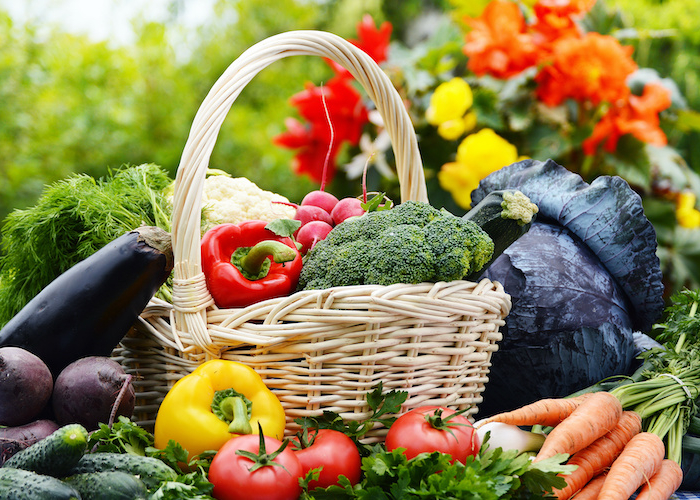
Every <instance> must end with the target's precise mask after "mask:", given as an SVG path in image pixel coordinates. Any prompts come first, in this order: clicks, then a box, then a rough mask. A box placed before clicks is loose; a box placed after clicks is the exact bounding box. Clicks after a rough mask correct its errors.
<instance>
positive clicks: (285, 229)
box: [265, 219, 301, 238]
mask: <svg viewBox="0 0 700 500" xmlns="http://www.w3.org/2000/svg"><path fill="white" fill-rule="evenodd" d="M300 227H301V221H298V220H294V219H275V220H272V221H270V222H268V223H267V225H266V226H265V229H267V230H269V231H272V232H273V233H275V234H276V235H277V236H283V237H286V238H289V237H291V236H292V235H293V234H294V232H295V231H296V230H297V229H299V228H300Z"/></svg>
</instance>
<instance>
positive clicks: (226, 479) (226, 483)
mask: <svg viewBox="0 0 700 500" xmlns="http://www.w3.org/2000/svg"><path fill="white" fill-rule="evenodd" d="M264 440H265V441H264V444H262V445H261V443H260V441H261V440H260V436H259V435H257V434H244V435H241V436H238V437H234V438H232V439H230V440H229V441H227V442H226V443H225V444H224V445H223V446H222V447H221V448H220V449H219V451H218V452H217V453H216V455H215V456H214V459H213V460H212V462H211V466H210V467H209V481H210V482H211V483H212V484H213V485H214V491H213V494H212V496H213V497H214V498H216V499H217V500H296V499H297V498H298V497H299V495H300V494H301V486H299V478H300V477H302V470H301V463H300V462H299V459H298V458H297V457H296V455H295V454H294V452H293V451H292V450H291V449H290V448H289V447H287V448H285V449H284V450H282V452H280V453H279V454H277V451H278V450H279V448H280V446H282V442H281V441H279V440H277V439H274V438H271V437H268V436H265V437H264ZM269 450H271V451H269ZM239 451H243V452H244V453H245V452H249V453H253V454H254V455H257V456H258V458H257V460H255V459H253V458H251V457H250V456H243V455H240V454H238V453H237V452H239ZM280 466H283V467H280ZM255 467H258V468H255Z"/></svg>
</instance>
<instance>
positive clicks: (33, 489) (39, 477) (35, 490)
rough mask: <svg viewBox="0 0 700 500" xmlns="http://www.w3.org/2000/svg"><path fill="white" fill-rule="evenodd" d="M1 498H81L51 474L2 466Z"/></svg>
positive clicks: (28, 499) (76, 499)
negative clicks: (46, 474)
mask: <svg viewBox="0 0 700 500" xmlns="http://www.w3.org/2000/svg"><path fill="white" fill-rule="evenodd" d="M0 498H2V499H3V500H82V499H81V496H80V493H78V491H77V490H76V489H75V488H73V487H72V486H70V485H68V484H66V483H64V482H63V481H61V480H60V479H57V478H55V477H52V476H45V475H43V474H37V473H36V472H31V471H28V470H23V469H15V468H13V467H7V466H4V467H2V468H0Z"/></svg>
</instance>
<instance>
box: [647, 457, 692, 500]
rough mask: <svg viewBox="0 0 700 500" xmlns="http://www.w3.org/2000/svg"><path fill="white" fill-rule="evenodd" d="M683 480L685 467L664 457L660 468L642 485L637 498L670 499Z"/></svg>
mask: <svg viewBox="0 0 700 500" xmlns="http://www.w3.org/2000/svg"><path fill="white" fill-rule="evenodd" d="M682 482H683V469H681V466H680V465H678V464H677V463H676V462H674V461H673V460H669V459H664V460H663V461H662V462H661V465H660V466H659V469H658V470H657V471H656V472H655V473H654V475H653V476H651V477H650V478H649V481H648V482H646V483H644V484H643V485H642V488H641V489H640V490H639V494H638V495H637V500H668V498H670V497H671V495H673V494H674V493H675V492H676V490H677V489H678V488H680V486H681V483H682Z"/></svg>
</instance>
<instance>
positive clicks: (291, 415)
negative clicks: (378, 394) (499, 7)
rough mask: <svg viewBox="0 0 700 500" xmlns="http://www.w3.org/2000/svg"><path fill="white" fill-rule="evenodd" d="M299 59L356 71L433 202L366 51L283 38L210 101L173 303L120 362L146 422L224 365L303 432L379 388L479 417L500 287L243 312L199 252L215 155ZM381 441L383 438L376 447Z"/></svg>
mask: <svg viewBox="0 0 700 500" xmlns="http://www.w3.org/2000/svg"><path fill="white" fill-rule="evenodd" d="M290 55H315V56H320V57H325V58H329V59H332V60H334V61H336V62H338V63H339V64H341V65H343V66H344V67H345V68H347V69H348V70H349V71H350V72H351V73H352V75H353V76H354V77H355V78H356V79H357V81H359V82H360V84H361V85H362V86H363V87H364V89H365V91H366V92H367V94H368V96H369V97H370V98H371V99H372V100H373V101H374V103H375V104H376V106H377V109H378V110H379V112H380V113H381V115H382V117H383V118H384V121H385V126H386V129H387V131H388V133H389V135H390V137H391V140H392V145H393V149H394V153H395V156H396V163H397V174H398V177H399V181H400V184H401V198H402V201H405V200H423V201H427V194H426V188H425V181H424V177H423V170H422V164H421V160H420V154H419V151H418V145H417V140H416V136H415V132H414V130H413V128H412V124H411V121H410V118H409V116H408V113H407V112H406V109H405V108H404V105H403V103H402V101H401V98H400V97H399V95H398V92H396V90H395V89H394V87H393V86H392V84H391V82H390V81H389V79H388V78H387V76H386V75H385V74H384V73H383V72H382V70H381V69H380V68H379V67H378V66H377V64H376V63H375V62H374V61H373V60H372V59H371V58H370V57H368V56H367V55H366V54H365V53H364V52H362V51H361V50H359V49H357V48H355V47H354V46H353V45H352V44H350V43H348V42H346V41H345V40H343V39H342V38H340V37H337V36H335V35H332V34H329V33H325V32H318V31H295V32H288V33H283V34H280V35H276V36H273V37H270V38H268V39H266V40H264V41H262V42H260V43H258V44H256V45H254V46H253V47H251V48H250V49H249V50H247V51H246V52H244V53H243V54H242V55H241V56H240V57H239V58H238V59H237V60H236V61H234V62H233V64H232V65H231V66H230V67H229V68H228V69H227V70H226V71H225V72H224V74H223V75H222V76H221V78H220V79H219V80H218V81H217V82H216V84H215V85H214V87H213V88H212V90H211V91H210V93H209V94H208V95H207V97H206V99H205V100H204V102H203V103H202V105H201V107H200V109H199V111H198V113H197V115H196V117H195V119H194V122H193V124H192V128H191V131H190V136H189V138H188V140H187V143H186V145H185V148H184V152H183V155H182V160H181V163H180V166H179V168H178V171H177V176H176V180H175V194H174V202H173V204H174V213H173V218H172V238H173V248H174V253H175V268H174V284H173V303H172V304H170V303H168V302H164V301H161V300H159V299H155V298H154V299H153V300H152V301H151V302H150V303H149V305H148V307H147V308H146V309H145V310H144V311H143V313H142V315H141V317H140V322H139V324H138V325H137V327H136V328H135V329H134V330H133V331H132V332H131V333H130V334H129V335H128V336H127V337H125V339H124V340H123V342H122V344H121V345H120V347H119V348H118V349H117V350H116V351H115V358H117V359H118V360H119V361H120V362H121V363H122V364H123V365H124V367H125V368H126V370H127V372H129V373H131V374H132V375H134V376H135V377H134V378H135V387H136V393H137V404H136V409H135V416H134V420H135V421H136V422H138V423H140V424H141V425H143V426H145V427H147V428H149V427H150V426H152V424H153V422H154V419H155V415H156V412H157V409H158V406H159V404H160V402H161V401H162V399H163V397H164V396H165V393H166V392H167V391H168V390H169V388H170V387H171V386H172V385H173V384H174V383H175V381H176V380H178V379H179V378H180V377H182V376H183V375H185V374H187V373H189V372H190V371H192V370H193V369H194V368H196V367H197V366H198V365H199V364H200V363H202V362H203V361H205V360H207V359H211V358H225V359H231V360H236V361H240V362H243V363H245V364H247V365H249V366H251V367H253V368H254V369H255V370H256V371H257V372H258V373H259V374H260V375H261V376H262V377H263V378H264V379H265V381H266V383H267V385H268V386H269V387H270V388H271V389H272V390H273V391H274V392H275V393H276V394H277V396H278V397H279V399H280V400H281V401H282V404H283V406H284V408H285V410H286V414H287V419H288V423H289V424H290V425H289V428H290V429H293V428H294V425H293V420H294V419H295V418H297V417H300V416H309V415H319V414H321V413H322V412H323V410H332V411H335V412H338V413H340V414H341V415H342V416H343V417H344V418H346V419H349V420H353V419H354V420H360V419H364V418H366V417H367V416H368V415H369V413H368V407H367V406H366V403H365V395H366V393H367V392H368V391H370V390H371V389H372V388H373V387H375V386H376V384H377V383H378V382H379V381H381V382H382V383H383V384H384V387H385V388H386V389H387V390H389V389H400V390H404V391H407V392H408V394H409V397H408V399H407V401H406V404H405V408H406V409H408V408H412V407H416V406H418V405H421V404H424V403H430V404H440V405H450V406H451V407H455V408H460V409H462V408H468V410H467V412H466V413H467V414H468V415H471V414H473V413H475V412H476V405H477V404H478V403H479V402H480V401H481V400H480V393H481V392H482V391H483V389H484V385H485V383H486V382H487V379H488V369H489V366H490V364H489V363H490V358H491V354H492V353H493V351H495V350H496V348H497V345H496V343H497V342H498V341H499V340H500V339H501V334H500V332H499V327H501V326H502V325H503V324H504V318H505V316H506V315H507V314H508V312H509V310H510V306H511V303H510V297H509V296H508V295H507V294H506V293H505V292H504V291H503V287H502V286H501V285H500V284H499V283H496V282H491V281H489V280H483V281H481V282H480V283H472V282H468V281H455V282H450V283H444V282H443V283H434V284H433V283H427V284H418V285H402V284H399V285H394V286H371V285H363V286H355V287H339V288H334V289H328V290H320V291H319V290H314V291H303V292H297V293H295V294H293V295H291V296H289V297H284V298H279V299H273V300H268V301H265V302H262V303H258V304H254V305H252V306H249V307H246V308H241V309H218V308H217V307H216V306H215V305H214V302H213V300H212V298H211V296H210V294H209V292H208V290H207V287H206V283H205V279H204V275H203V274H202V270H201V265H200V263H201V259H200V249H199V247H200V242H201V240H200V231H201V227H200V211H201V197H202V190H203V182H204V179H205V173H206V169H207V167H208V161H209V157H210V155H211V151H212V149H213V148H214V144H215V141H216V138H217V134H218V132H219V130H220V127H221V124H222V122H223V120H224V118H225V116H226V114H227V113H228V111H229V109H230V107H231V105H232V104H233V102H234V100H235V99H236V97H237V96H238V95H239V94H240V92H241V91H242V90H243V88H244V86H245V85H246V84H247V83H248V82H250V81H251V80H252V78H253V77H254V76H255V75H256V74H257V73H258V72H259V71H261V70H262V69H263V68H265V67H266V66H268V65H269V64H271V63H272V62H274V61H277V60H278V59H281V58H283V57H287V56H290ZM373 432H375V431H373ZM381 434H382V429H377V430H376V432H375V434H374V437H376V436H380V435H381ZM370 438H372V435H370Z"/></svg>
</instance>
